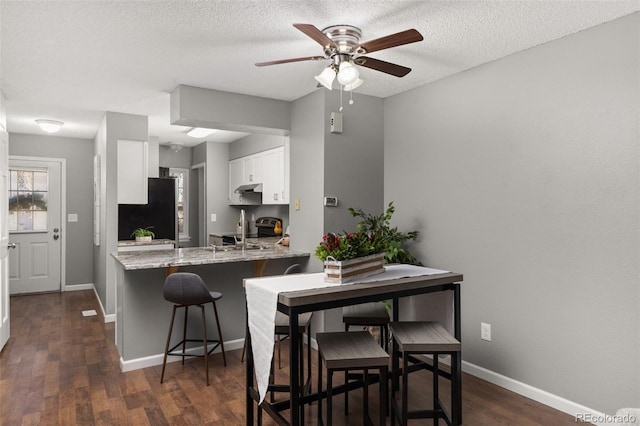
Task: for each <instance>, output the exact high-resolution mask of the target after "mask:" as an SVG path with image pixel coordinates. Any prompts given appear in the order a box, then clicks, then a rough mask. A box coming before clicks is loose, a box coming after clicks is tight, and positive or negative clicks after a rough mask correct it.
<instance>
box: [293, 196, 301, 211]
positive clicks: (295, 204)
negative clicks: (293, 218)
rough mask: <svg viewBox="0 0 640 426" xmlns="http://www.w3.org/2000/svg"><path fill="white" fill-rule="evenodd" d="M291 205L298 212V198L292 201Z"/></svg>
mask: <svg viewBox="0 0 640 426" xmlns="http://www.w3.org/2000/svg"><path fill="white" fill-rule="evenodd" d="M293 205H294V207H295V209H296V210H300V198H296V199H295V200H293Z"/></svg>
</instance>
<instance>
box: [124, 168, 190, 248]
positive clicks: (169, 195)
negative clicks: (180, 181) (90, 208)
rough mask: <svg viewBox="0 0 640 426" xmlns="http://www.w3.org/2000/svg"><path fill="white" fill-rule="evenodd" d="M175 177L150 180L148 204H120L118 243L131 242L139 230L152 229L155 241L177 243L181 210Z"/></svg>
mask: <svg viewBox="0 0 640 426" xmlns="http://www.w3.org/2000/svg"><path fill="white" fill-rule="evenodd" d="M176 186H177V184H176V180H175V179H174V178H149V197H148V200H147V201H148V203H147V204H118V241H122V240H131V239H133V237H131V233H132V232H133V231H134V230H135V229H137V228H147V227H151V228H150V229H151V231H153V232H154V234H155V235H156V236H155V239H168V240H173V241H175V242H176V244H177V243H178V209H177V197H176Z"/></svg>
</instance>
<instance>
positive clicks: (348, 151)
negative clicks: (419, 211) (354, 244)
mask: <svg viewBox="0 0 640 426" xmlns="http://www.w3.org/2000/svg"><path fill="white" fill-rule="evenodd" d="M353 98H354V102H355V103H354V105H348V104H347V103H346V102H345V107H344V111H343V113H342V116H343V132H342V133H341V134H336V133H331V132H330V127H329V122H330V121H329V120H330V116H331V112H338V111H339V108H340V97H339V93H338V92H328V93H326V101H325V108H324V123H325V125H324V140H325V143H324V196H332V197H338V207H324V228H325V233H326V232H342V231H355V229H356V224H357V223H358V221H359V219H355V218H353V217H352V216H351V215H350V214H349V212H348V211H347V209H348V208H349V207H354V208H357V207H360V208H362V209H363V210H364V211H366V212H368V213H372V214H379V213H382V208H383V202H384V197H383V192H382V188H383V186H384V126H383V122H384V120H383V113H384V110H383V101H382V99H380V98H375V97H373V96H366V95H361V94H357V93H356V94H353ZM318 242H319V241H317V242H316V245H317V243H318Z"/></svg>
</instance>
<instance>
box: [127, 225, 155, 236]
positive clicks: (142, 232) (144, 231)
mask: <svg viewBox="0 0 640 426" xmlns="http://www.w3.org/2000/svg"><path fill="white" fill-rule="evenodd" d="M151 228H153V226H147V227H146V228H138V229H136V230H135V231H133V232H132V233H131V235H129V237H151V238H155V237H156V234H154V233H153V231H151Z"/></svg>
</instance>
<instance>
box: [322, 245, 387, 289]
mask: <svg viewBox="0 0 640 426" xmlns="http://www.w3.org/2000/svg"><path fill="white" fill-rule="evenodd" d="M381 272H384V253H377V254H370V255H369V256H364V257H357V258H355V259H350V260H342V261H339V260H325V262H324V280H325V281H326V282H329V283H340V284H342V283H348V282H351V281H356V280H358V279H360V278H365V277H368V276H370V275H375V274H379V273H381Z"/></svg>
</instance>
